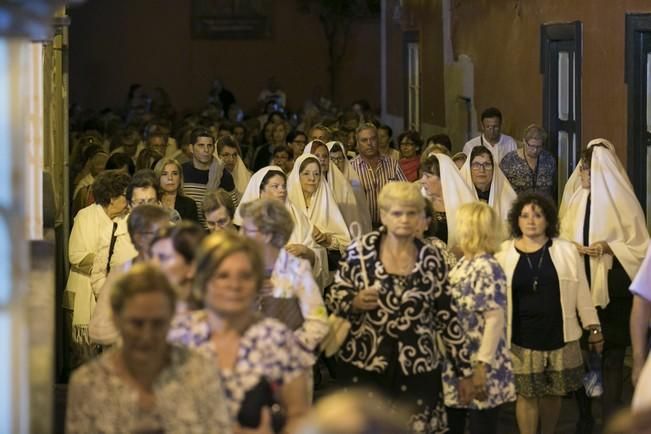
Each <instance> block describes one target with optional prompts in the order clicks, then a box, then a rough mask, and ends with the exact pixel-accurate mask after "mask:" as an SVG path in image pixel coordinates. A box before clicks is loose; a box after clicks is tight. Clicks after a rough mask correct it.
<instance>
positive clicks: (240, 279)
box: [204, 252, 258, 316]
mask: <svg viewBox="0 0 651 434" xmlns="http://www.w3.org/2000/svg"><path fill="white" fill-rule="evenodd" d="M207 285H208V287H207V288H206V289H207V290H206V296H205V300H204V302H205V304H206V307H208V309H211V310H212V311H214V312H215V313H217V314H218V315H224V316H238V315H242V314H246V313H251V312H253V304H254V301H255V297H256V295H257V292H258V288H257V287H256V275H255V273H254V270H253V267H252V265H251V261H250V260H249V257H248V256H247V255H246V253H244V252H237V253H233V254H232V255H230V256H228V257H227V258H225V259H224V260H223V261H222V263H221V264H220V266H219V267H218V268H217V270H215V272H214V273H213V275H212V277H211V278H210V280H208V284H207Z"/></svg>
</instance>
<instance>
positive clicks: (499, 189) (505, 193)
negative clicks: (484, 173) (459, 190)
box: [459, 148, 518, 220]
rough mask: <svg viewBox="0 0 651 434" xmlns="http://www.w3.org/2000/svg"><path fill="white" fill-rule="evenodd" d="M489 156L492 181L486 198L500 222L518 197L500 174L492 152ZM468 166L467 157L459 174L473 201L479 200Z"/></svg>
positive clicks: (505, 218) (506, 215) (501, 173)
mask: <svg viewBox="0 0 651 434" xmlns="http://www.w3.org/2000/svg"><path fill="white" fill-rule="evenodd" d="M487 149H488V148H487ZM488 151H489V152H490V149H488ZM491 155H492V156H493V180H492V181H491V189H490V195H489V196H488V205H489V206H490V207H491V208H493V209H494V210H495V212H497V215H498V216H499V217H500V218H501V219H502V220H507V218H508V215H509V211H510V210H511V206H512V205H513V201H515V199H516V198H517V197H518V195H517V194H516V193H515V190H513V187H511V183H510V182H509V180H508V179H507V178H506V176H504V172H502V169H500V166H499V164H495V161H496V160H495V156H494V155H493V153H492V152H491ZM470 165H471V161H470V157H468V158H467V159H466V162H465V163H463V166H461V170H460V172H459V173H460V174H461V177H462V178H463V179H464V181H465V182H466V184H467V185H468V188H470V190H471V191H472V192H473V193H474V195H475V199H477V200H479V196H477V189H476V188H475V185H474V184H473V182H472V172H471V167H470Z"/></svg>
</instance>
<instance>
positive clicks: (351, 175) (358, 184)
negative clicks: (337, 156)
mask: <svg viewBox="0 0 651 434" xmlns="http://www.w3.org/2000/svg"><path fill="white" fill-rule="evenodd" d="M337 144H338V145H339V146H341V149H342V150H343V151H344V170H343V171H341V170H339V172H340V173H341V174H342V175H343V176H344V178H345V179H346V180H347V181H348V183H349V184H350V186H351V188H352V189H353V194H354V195H355V200H356V201H357V206H358V207H359V210H360V211H359V220H358V221H359V223H360V226H361V227H362V233H368V232H370V231H371V230H372V229H373V228H372V226H371V214H370V212H369V207H368V201H367V200H366V193H365V192H364V186H363V185H362V181H361V180H360V179H359V175H358V174H357V172H356V171H355V169H353V168H352V167H350V163H349V162H348V158H347V156H346V154H345V150H346V148H345V147H344V145H343V144H342V143H341V142H328V143H326V146H327V147H328V151H329V152H332V148H333V146H335V145H337ZM330 165H331V166H333V165H334V164H333V163H332V162H331V163H330ZM337 169H339V168H338V167H337ZM328 182H330V181H329V180H328Z"/></svg>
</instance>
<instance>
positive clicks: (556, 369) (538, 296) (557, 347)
mask: <svg viewBox="0 0 651 434" xmlns="http://www.w3.org/2000/svg"><path fill="white" fill-rule="evenodd" d="M509 223H510V226H511V235H512V236H513V239H512V240H509V241H506V242H504V243H503V245H502V251H500V253H499V254H498V255H497V259H498V261H499V262H500V265H501V266H502V268H503V269H504V273H505V274H506V277H507V281H508V282H509V289H508V292H507V298H508V306H509V308H508V312H509V316H508V321H507V339H509V340H510V343H511V355H512V361H513V372H514V374H515V386H516V392H517V395H518V397H517V401H516V418H517V421H518V428H519V429H520V433H521V434H535V433H536V432H537V431H538V420H540V424H541V428H542V430H541V431H542V432H543V433H551V432H554V428H555V426H556V422H557V421H558V416H559V414H560V408H561V397H562V396H564V395H565V394H567V393H569V392H572V391H575V390H578V389H579V388H581V387H582V385H583V384H582V379H583V359H582V355H581V348H580V346H579V338H580V337H581V334H582V330H581V326H583V328H584V329H587V330H589V331H590V339H589V343H590V347H591V349H594V350H595V351H599V352H600V351H601V349H602V347H603V337H602V335H601V329H600V326H599V319H598V317H597V313H596V310H595V308H594V305H593V304H592V299H591V297H590V291H589V288H588V282H587V279H586V277H585V272H584V270H583V267H582V265H583V261H582V260H581V257H580V256H579V254H578V252H577V251H576V248H575V247H574V245H572V243H570V242H568V241H565V240H562V239H559V238H557V237H558V217H557V214H556V207H555V206H554V204H553V203H552V202H551V201H550V200H549V199H548V198H547V197H546V196H544V195H542V194H540V193H525V194H523V195H521V196H520V197H518V199H517V200H516V202H515V203H514V204H513V208H512V209H511V212H510V213H509ZM577 314H578V318H577ZM579 319H580V320H581V324H579V321H578V320H579Z"/></svg>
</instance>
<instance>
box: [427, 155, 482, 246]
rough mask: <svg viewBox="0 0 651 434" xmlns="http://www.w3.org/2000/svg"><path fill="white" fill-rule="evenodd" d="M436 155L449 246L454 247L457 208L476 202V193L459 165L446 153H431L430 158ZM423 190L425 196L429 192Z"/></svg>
mask: <svg viewBox="0 0 651 434" xmlns="http://www.w3.org/2000/svg"><path fill="white" fill-rule="evenodd" d="M431 156H434V157H436V159H437V160H438V161H439V171H440V176H439V178H440V179H441V189H442V190H443V202H444V203H445V215H446V219H447V223H448V239H447V240H443V241H446V242H447V245H448V248H452V247H454V245H455V243H456V229H457V225H456V215H457V209H458V208H459V207H460V206H461V205H463V204H464V203H468V202H474V201H475V200H476V196H475V193H474V192H472V191H471V190H470V187H468V185H467V184H466V182H465V181H464V180H463V178H462V177H461V174H460V173H459V169H458V168H457V165H456V164H454V161H452V159H451V158H450V157H448V156H447V155H445V154H440V153H431V154H430V155H428V158H429V157H431ZM421 192H422V193H423V195H424V196H425V197H427V194H426V193H425V191H424V189H421Z"/></svg>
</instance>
